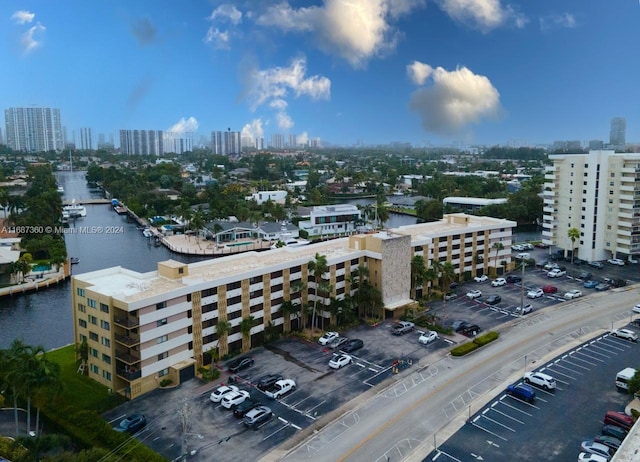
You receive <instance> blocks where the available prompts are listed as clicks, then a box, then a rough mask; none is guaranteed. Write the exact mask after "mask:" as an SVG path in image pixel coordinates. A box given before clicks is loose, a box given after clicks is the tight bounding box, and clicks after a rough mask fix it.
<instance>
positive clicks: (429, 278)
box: [424, 268, 438, 295]
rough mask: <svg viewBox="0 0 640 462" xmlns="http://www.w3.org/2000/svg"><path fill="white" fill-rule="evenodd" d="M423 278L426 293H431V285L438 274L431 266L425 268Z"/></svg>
mask: <svg viewBox="0 0 640 462" xmlns="http://www.w3.org/2000/svg"><path fill="white" fill-rule="evenodd" d="M424 280H425V282H426V283H427V291H428V294H429V295H431V287H432V286H433V283H434V282H435V281H437V280H438V275H437V274H436V272H435V270H434V269H433V268H427V269H426V270H425V272H424Z"/></svg>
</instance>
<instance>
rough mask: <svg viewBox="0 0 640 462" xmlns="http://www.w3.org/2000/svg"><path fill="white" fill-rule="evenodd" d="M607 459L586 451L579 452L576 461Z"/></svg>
mask: <svg viewBox="0 0 640 462" xmlns="http://www.w3.org/2000/svg"><path fill="white" fill-rule="evenodd" d="M608 461H609V459H607V458H606V457H603V456H601V455H598V454H590V453H588V452H581V453H580V454H578V462H608Z"/></svg>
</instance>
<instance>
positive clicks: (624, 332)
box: [611, 329, 638, 342]
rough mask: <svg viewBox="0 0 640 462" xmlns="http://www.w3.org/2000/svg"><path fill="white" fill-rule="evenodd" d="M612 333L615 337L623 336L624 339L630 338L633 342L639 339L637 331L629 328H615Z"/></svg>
mask: <svg viewBox="0 0 640 462" xmlns="http://www.w3.org/2000/svg"><path fill="white" fill-rule="evenodd" d="M611 335H613V336H614V337H618V338H622V339H624V340H630V341H632V342H637V341H638V336H637V335H636V333H635V332H634V331H632V330H629V329H614V330H612V331H611Z"/></svg>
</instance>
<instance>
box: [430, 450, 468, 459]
mask: <svg viewBox="0 0 640 462" xmlns="http://www.w3.org/2000/svg"><path fill="white" fill-rule="evenodd" d="M436 451H438V453H437V454H436V455H435V456H433V459H431V460H436V459H438V457H440V455H441V454H444V455H445V456H446V457H448V458H449V459H451V460H453V461H455V462H462V461H461V460H460V459H456V458H455V457H453V456H452V455H451V454H447V453H446V452H444V451H441V450H440V449H436Z"/></svg>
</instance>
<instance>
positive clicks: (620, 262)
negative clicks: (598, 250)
mask: <svg viewBox="0 0 640 462" xmlns="http://www.w3.org/2000/svg"><path fill="white" fill-rule="evenodd" d="M607 263H609V264H610V265H618V266H624V260H621V259H619V258H610V259H608V260H607Z"/></svg>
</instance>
